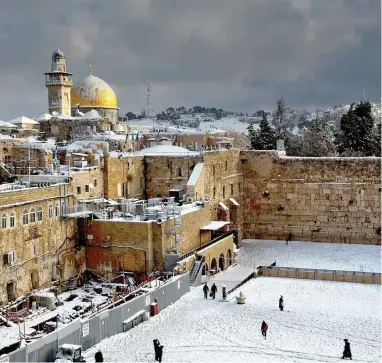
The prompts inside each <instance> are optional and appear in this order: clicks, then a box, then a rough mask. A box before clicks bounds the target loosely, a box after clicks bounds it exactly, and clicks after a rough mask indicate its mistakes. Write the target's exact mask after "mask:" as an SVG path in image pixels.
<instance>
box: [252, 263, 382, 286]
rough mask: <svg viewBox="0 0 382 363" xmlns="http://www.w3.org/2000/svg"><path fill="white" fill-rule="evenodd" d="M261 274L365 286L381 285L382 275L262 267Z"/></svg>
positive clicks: (361, 272)
mask: <svg viewBox="0 0 382 363" xmlns="http://www.w3.org/2000/svg"><path fill="white" fill-rule="evenodd" d="M259 272H260V273H259V274H260V275H262V276H266V277H286V278H294V279H308V280H326V281H339V282H353V283H363V284H381V274H380V273H376V272H366V271H365V272H363V271H342V270H323V269H308V268H293V267H270V266H261V267H260V268H259Z"/></svg>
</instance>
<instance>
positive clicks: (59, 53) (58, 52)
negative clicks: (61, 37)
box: [52, 48, 65, 58]
mask: <svg viewBox="0 0 382 363" xmlns="http://www.w3.org/2000/svg"><path fill="white" fill-rule="evenodd" d="M57 57H65V56H64V52H63V51H62V50H61V49H60V48H57V49H56V50H55V51H54V52H53V54H52V58H57Z"/></svg>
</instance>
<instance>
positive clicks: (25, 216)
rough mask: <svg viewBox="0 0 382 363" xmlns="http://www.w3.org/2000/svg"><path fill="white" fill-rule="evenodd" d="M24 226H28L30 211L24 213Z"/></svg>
mask: <svg viewBox="0 0 382 363" xmlns="http://www.w3.org/2000/svg"><path fill="white" fill-rule="evenodd" d="M23 224H28V211H27V210H25V211H24V212H23Z"/></svg>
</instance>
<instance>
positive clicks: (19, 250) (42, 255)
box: [0, 183, 84, 302]
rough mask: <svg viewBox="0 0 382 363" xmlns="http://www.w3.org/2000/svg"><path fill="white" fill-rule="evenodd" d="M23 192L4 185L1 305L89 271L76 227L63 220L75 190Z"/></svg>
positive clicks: (1, 189)
mask: <svg viewBox="0 0 382 363" xmlns="http://www.w3.org/2000/svg"><path fill="white" fill-rule="evenodd" d="M21 187H22V186H21V185H19V184H15V183H11V184H2V185H0V223H1V224H0V227H1V228H0V241H1V243H0V255H1V257H2V263H1V264H0V302H5V301H7V300H8V299H10V300H12V299H14V298H16V297H17V296H20V295H22V294H25V293H27V292H29V291H31V290H32V289H36V288H42V287H50V284H51V282H52V281H53V280H59V281H60V280H61V281H66V280H67V279H68V278H69V277H71V276H75V275H76V274H78V272H80V271H82V270H83V262H84V257H83V256H84V255H83V251H82V250H81V248H80V247H79V245H78V234H77V225H76V222H75V220H65V219H62V218H61V217H60V216H61V212H62V211H63V209H64V206H65V205H71V204H72V203H73V200H72V197H71V194H70V193H69V185H68V184H60V185H54V186H51V187H45V188H37V187H36V188H21Z"/></svg>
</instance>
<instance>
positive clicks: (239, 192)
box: [239, 183, 241, 193]
mask: <svg viewBox="0 0 382 363" xmlns="http://www.w3.org/2000/svg"><path fill="white" fill-rule="evenodd" d="M240 192H241V183H239V193H240Z"/></svg>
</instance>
